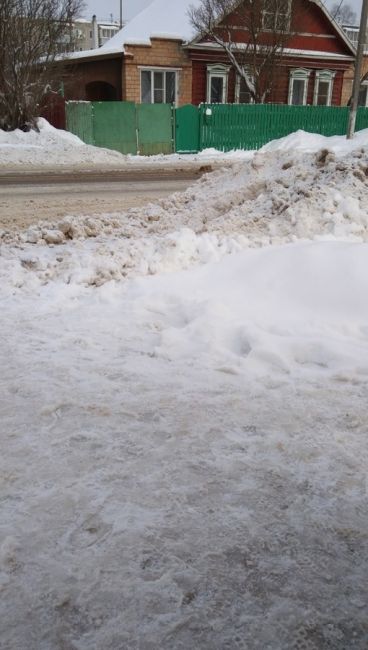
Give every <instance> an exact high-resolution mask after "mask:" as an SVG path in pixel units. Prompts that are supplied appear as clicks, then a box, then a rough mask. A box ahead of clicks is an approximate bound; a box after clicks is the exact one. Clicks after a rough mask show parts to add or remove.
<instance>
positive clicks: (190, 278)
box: [0, 151, 368, 650]
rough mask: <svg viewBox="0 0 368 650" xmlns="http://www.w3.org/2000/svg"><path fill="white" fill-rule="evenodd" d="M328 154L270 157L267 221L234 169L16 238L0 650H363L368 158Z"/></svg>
mask: <svg viewBox="0 0 368 650" xmlns="http://www.w3.org/2000/svg"><path fill="white" fill-rule="evenodd" d="M283 155H284V158H283V157H282V156H283ZM272 156H273V163H272ZM322 158H324V161H323V164H322V167H320V164H321V155H319V154H318V156H317V162H316V157H315V156H314V155H313V157H311V158H310V159H309V158H307V157H306V158H305V174H306V175H305V178H304V181H303V182H304V185H303V189H304V190H306V189H307V185H308V192H310V195H309V196H307V195H306V194H305V193H304V194H300V193H298V192H294V193H293V187H294V186H293V182H294V181H293V179H292V172H291V171H290V169H291V167H290V166H289V165H288V163H289V162H290V154H289V153H288V152H286V153H285V154H280V153H276V154H272V152H271V153H270V154H267V157H266V158H265V160H266V163H267V165H268V168H265V166H264V165H263V166H260V158H259V157H258V156H256V157H255V159H254V161H253V164H250V166H249V169H248V170H247V175H246V176H243V178H244V177H246V178H247V182H248V185H252V186H253V182H255V180H256V178H257V177H258V176H259V174H260V173H261V174H264V175H265V176H266V175H267V174H268V175H269V172H270V170H271V168H272V165H273V168H274V175H275V176H277V177H279V174H280V173H281V172H280V170H282V171H283V172H285V174H288V177H287V178H288V179H289V180H290V183H289V189H290V192H289V197H290V198H288V207H287V208H285V210H283V211H281V212H280V213H278V212H277V207H275V214H274V217H273V219H270V215H269V212H267V211H266V208H267V206H270V205H272V204H273V202H272V199H273V197H278V192H279V189H280V187H281V186H282V187H283V189H282V192H283V191H284V190H285V189H287V188H285V184H284V185H282V184H280V183H276V182H274V180H273V178H269V184H267V185H266V186H265V185H264V184H263V185H262V188H263V189H262V192H263V194H264V201H265V202H266V208H263V210H264V211H263V212H262V205H264V203H262V201H261V198H260V197H258V203H257V201H256V202H255V203H253V204H252V203H251V202H250V203H249V206H251V205H253V207H254V211H253V213H252V214H251V217H250V219H249V220H248V222H247V223H244V221H246V219H247V216H246V215H247V213H246V212H245V211H244V212H242V211H241V208H238V211H239V214H238V218H236V214H235V213H236V208H235V207H234V205H233V206H232V207H231V208H230V212H231V214H229V220H227V219H221V210H222V213H223V212H224V209H225V207H226V195H227V196H229V195H230V192H229V187H230V186H231V183H232V182H234V183H235V182H236V181H237V182H238V184H239V178H242V176H241V174H242V173H243V174H244V170H243V172H241V170H239V172H238V174H239V176H238V178H237V179H236V178H234V175H233V176H231V175H230V174H229V173H228V172H224V173H223V174H222V176H221V175H219V174H217V175H215V177H208V179H207V180H206V179H204V181H203V182H202V183H200V184H199V185H197V187H193V188H192V189H191V190H190V191H189V193H185V195H184V196H182V197H180V196H176V197H174V198H173V199H172V200H171V202H170V200H168V201H167V202H164V203H161V204H159V205H158V206H156V207H155V206H151V208H149V209H147V210H145V211H141V212H138V211H137V212H133V213H132V214H131V215H130V217H129V218H127V216H126V215H125V216H124V215H123V216H119V215H115V216H114V217H110V218H108V217H106V218H105V220H104V219H95V220H88V219H82V220H79V221H78V219H77V218H76V217H75V218H71V219H70V220H69V222H68V223H66V222H64V225H63V224H55V228H54V229H51V230H50V229H49V228H45V227H44V225H42V224H40V226H37V227H36V228H35V229H34V230H33V231H32V232H27V233H24V234H19V235H18V236H15V237H14V236H13V235H12V236H7V235H6V234H5V235H4V236H3V244H2V248H1V254H0V279H1V283H0V287H1V324H0V364H1V369H2V371H1V375H0V400H1V402H0V411H1V420H0V421H1V440H2V454H1V459H0V477H1V479H0V480H1V483H0V507H1V518H0V647H1V650H25V649H26V650H55V649H58V650H59V649H60V650H101V649H102V648H103V650H153V649H154V650H156V649H160V650H161V649H162V650H179V649H184V650H187V649H195V650H208V649H211V650H212V649H214V650H253V649H259V650H289V649H290V650H366V648H367V647H368V623H367V620H368V619H367V596H368V594H367V591H368V588H367V585H368V559H367V558H368V503H367V479H366V476H367V462H368V443H367V429H368V400H367V393H368V302H367V300H366V297H367V295H368V243H367V235H366V233H367V226H366V224H367V217H366V215H367V211H366V207H365V200H366V199H365V194H364V191H363V190H364V188H365V183H366V181H365V177H366V176H365V172H364V169H365V165H366V154H365V153H364V152H361V151H359V152H358V153H357V154H356V155H354V156H353V157H352V158H349V157H346V158H344V160H345V167H344V168H343V169H341V168H340V169H339V168H337V167H338V166H339V165H340V163H339V162H338V161H336V160H334V159H333V156H330V158H328V156H327V155H325V154H324V155H323V156H322ZM326 159H327V160H326ZM293 160H294V163H293V164H294V167H295V168H296V169H297V170H300V169H301V163H300V162H299V161H298V160H295V159H294V158H293ZM318 161H319V162H318ZM283 165H284V166H285V168H284V169H282V168H283ZM262 170H263V171H262ZM321 170H323V171H321ZM354 172H357V174H354ZM285 178H286V176H284V179H285ZM323 178H325V182H323ZM308 179H310V182H309V181H308ZM220 180H222V192H223V197H222V203H221V195H220V194H221V192H220V187H219V185H220ZM243 183H244V181H243ZM215 184H216V185H217V187H219V192H218V195H217V204H218V205H219V206H222V207H221V210H220V208H219V210H218V212H217V217H216V211H215V205H216V197H215V198H214V200H213V203H212V204H210V205H209V204H208V201H207V212H205V205H206V201H205V200H202V199H201V193H203V188H206V187H207V188H212V189H213V188H214V186H215ZM229 184H230V185H229ZM298 187H300V186H298ZM246 189H247V188H244V191H246ZM294 189H295V188H294ZM211 191H212V190H211ZM239 192H240V190H239ZM207 196H208V193H207ZM297 196H299V199H300V200H297ZM321 196H322V197H323V199H322V200H320V202H319V203H318V197H320V198H321ZM238 198H239V196H238ZM307 199H309V203H307ZM201 201H202V202H201ZM290 201H291V202H290ZM185 205H187V210H186V209H185ZM241 205H243V204H242V203H239V206H241ZM293 205H294V206H296V207H295V210H294V218H293V211H292V206H293ZM307 205H309V220H308V219H307ZM175 206H176V208H175ZM201 206H202V207H201ZM257 206H258V207H257ZM275 206H276V202H275ZM326 206H327V207H328V206H329V210H327V207H326ZM194 208H195V210H194ZM200 209H202V216H203V217H204V216H206V217H207V220H206V224H207V225H206V231H205V232H203V225H204V222H203V220H202V230H201V228H200V226H199V225H198V228H197V226H196V224H199V223H200V221H199V216H200ZM257 210H258V220H255V219H254V218H253V217H255V216H256V211H257ZM267 210H268V208H267ZM191 213H192V214H191ZM285 213H287V214H286V215H285ZM327 215H328V216H327ZM157 217H158V219H157ZM299 217H300V218H299ZM190 219H193V220H192V221H190ZM140 221H141V230H143V234H139V222H140ZM175 222H176V223H177V225H179V226H180V225H185V226H186V230H183V231H179V232H176V233H173V232H172V230H173V229H172V228H171V230H170V224H171V226H172V224H174V223H175ZM143 224H146V228H145V227H144V225H143ZM236 224H239V225H238V226H237V225H236ZM212 225H213V227H212ZM247 225H248V228H247ZM190 226H191V227H192V229H191V230H189V229H188V227H190ZM270 227H271V231H270ZM124 228H125V231H124ZM151 229H152V230H151ZM55 233H56V234H55ZM265 233H267V235H266V234H265ZM58 237H59V239H57V238H58ZM305 237H308V240H306V239H305ZM32 239H33V241H34V243H31V240H32ZM57 241H59V243H57ZM270 244H272V245H270ZM228 253H232V254H231V255H229V254H228ZM111 279H112V280H113V281H111Z"/></svg>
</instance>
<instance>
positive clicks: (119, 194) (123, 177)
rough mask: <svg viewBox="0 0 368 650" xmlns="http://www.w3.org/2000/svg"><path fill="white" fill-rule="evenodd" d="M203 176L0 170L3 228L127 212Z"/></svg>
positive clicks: (195, 173)
mask: <svg viewBox="0 0 368 650" xmlns="http://www.w3.org/2000/svg"><path fill="white" fill-rule="evenodd" d="M206 171H207V170H206ZM200 175H201V172H200V171H198V170H190V171H189V170H184V171H183V170H175V169H170V170H165V169H163V170H157V169H156V170H129V171H108V172H106V171H104V172H102V173H99V172H96V171H93V172H76V173H69V172H68V173H55V172H52V173H51V172H48V173H33V172H29V173H5V174H0V230H7V231H8V230H15V229H18V228H27V227H28V226H30V225H31V224H33V223H37V222H38V221H44V220H47V221H48V220H49V221H50V222H52V221H55V219H59V218H61V217H64V216H66V215H88V214H103V213H112V212H124V211H125V210H128V209H129V208H132V207H140V206H143V205H146V204H147V203H150V202H152V201H155V200H158V199H160V198H163V197H166V196H169V195H170V194H173V193H174V192H180V191H184V190H185V189H186V188H187V187H189V185H191V184H192V183H194V182H195V181H196V180H197V179H198V178H199V176H200Z"/></svg>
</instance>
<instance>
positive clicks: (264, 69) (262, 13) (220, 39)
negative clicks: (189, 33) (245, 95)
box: [189, 0, 293, 103]
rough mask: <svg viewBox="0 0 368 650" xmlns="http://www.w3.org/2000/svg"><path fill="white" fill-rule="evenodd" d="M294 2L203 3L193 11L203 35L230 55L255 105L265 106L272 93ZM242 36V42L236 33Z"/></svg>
mask: <svg viewBox="0 0 368 650" xmlns="http://www.w3.org/2000/svg"><path fill="white" fill-rule="evenodd" d="M292 1H293V0H243V1H241V2H240V1H239V0H201V4H200V6H199V7H197V8H195V7H191V8H190V9H189V17H190V21H191V23H192V25H193V27H194V29H195V30H196V32H197V33H198V34H199V35H200V38H207V39H209V40H211V41H214V42H215V43H217V45H219V46H220V47H221V48H222V49H223V51H224V52H225V53H226V55H227V58H228V60H229V62H230V63H231V65H232V66H233V68H234V69H235V71H236V72H237V74H238V75H239V76H240V78H241V79H243V80H244V84H245V87H246V89H247V90H248V92H249V95H250V97H251V98H252V101H254V102H256V103H263V102H264V101H265V100H266V98H267V97H268V96H269V95H270V94H271V93H272V88H273V84H274V82H275V80H276V69H277V66H278V65H279V63H280V59H281V57H282V52H283V49H284V47H285V44H286V42H287V39H288V37H289V35H290V22H291V12H292ZM240 32H241V33H242V37H243V39H242V42H239V38H236V33H238V34H239V33H240Z"/></svg>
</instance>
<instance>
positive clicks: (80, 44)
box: [58, 16, 120, 54]
mask: <svg viewBox="0 0 368 650" xmlns="http://www.w3.org/2000/svg"><path fill="white" fill-rule="evenodd" d="M119 30H120V24H119V23H118V22H116V21H113V20H111V21H108V20H103V21H100V20H98V19H97V17H96V16H92V20H87V19H84V18H77V19H76V20H74V21H73V23H72V24H71V25H70V26H68V27H67V28H66V30H65V34H64V36H63V38H62V39H61V40H60V42H59V43H58V50H59V52H60V54H64V53H70V52H85V51H87V50H96V49H98V48H99V47H102V46H103V45H105V43H107V41H109V40H110V39H111V38H112V37H113V36H115V34H117V33H118V31H119Z"/></svg>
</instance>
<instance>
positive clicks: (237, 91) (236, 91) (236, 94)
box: [235, 74, 254, 104]
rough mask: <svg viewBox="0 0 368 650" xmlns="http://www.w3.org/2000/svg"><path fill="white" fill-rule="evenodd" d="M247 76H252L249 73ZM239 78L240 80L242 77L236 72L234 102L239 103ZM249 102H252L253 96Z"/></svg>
mask: <svg viewBox="0 0 368 650" xmlns="http://www.w3.org/2000/svg"><path fill="white" fill-rule="evenodd" d="M249 76H250V77H251V78H252V75H250V74H249ZM241 80H242V77H241V76H240V74H237V75H236V80H235V104H239V99H240V85H241ZM249 103H250V104H254V99H253V97H251V98H250V102H249Z"/></svg>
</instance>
